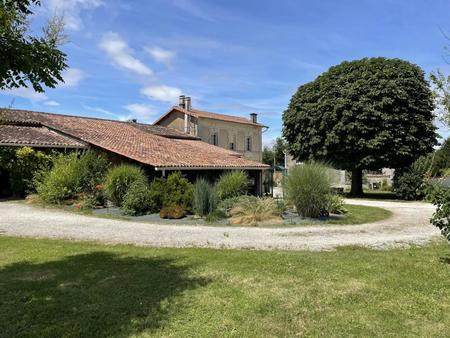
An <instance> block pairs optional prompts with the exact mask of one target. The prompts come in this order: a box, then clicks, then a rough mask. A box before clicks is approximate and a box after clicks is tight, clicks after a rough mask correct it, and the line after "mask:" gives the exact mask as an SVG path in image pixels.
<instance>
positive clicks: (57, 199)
mask: <svg viewBox="0 0 450 338" xmlns="http://www.w3.org/2000/svg"><path fill="white" fill-rule="evenodd" d="M78 169H79V165H78V158H77V154H76V153H70V154H68V155H60V156H58V157H57V158H56V159H55V161H54V164H53V168H52V169H51V170H50V171H48V172H47V173H45V174H43V175H40V177H39V178H40V179H39V180H36V190H37V192H38V194H39V196H40V197H41V199H42V200H43V201H44V202H45V203H50V204H60V203H61V202H62V201H64V200H67V199H70V198H75V197H76V195H77V193H79V192H80V187H79V181H80V176H79V170H78Z"/></svg>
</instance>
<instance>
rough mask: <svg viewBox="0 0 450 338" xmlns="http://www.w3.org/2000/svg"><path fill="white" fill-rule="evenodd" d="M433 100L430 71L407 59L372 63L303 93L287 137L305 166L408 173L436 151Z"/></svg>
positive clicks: (338, 69) (334, 70)
mask: <svg viewBox="0 0 450 338" xmlns="http://www.w3.org/2000/svg"><path fill="white" fill-rule="evenodd" d="M433 108H434V104H433V96H432V93H431V90H430V88H429V84H428V82H427V81H426V80H425V77H424V73H423V71H422V70H421V69H420V68H419V67H418V66H416V65H413V64H411V63H409V62H406V61H403V60H399V59H386V58H364V59H361V60H356V61H351V62H347V61H345V62H343V63H341V64H339V65H337V66H334V67H331V68H330V69H329V70H328V71H327V72H325V73H323V74H322V75H320V76H319V77H317V78H316V79H315V80H314V81H312V82H310V83H307V84H305V85H303V86H300V87H299V89H298V90H297V92H296V93H295V94H294V96H293V97H292V99H291V102H290V104H289V107H288V109H287V110H286V111H285V112H284V114H283V123H284V127H283V136H284V138H285V140H286V141H287V143H288V147H289V152H290V153H291V154H292V155H293V156H294V157H295V158H296V159H297V160H300V161H305V160H310V159H314V160H321V161H326V162H329V163H331V164H333V165H334V166H335V167H337V168H340V169H345V170H349V171H351V172H352V190H351V194H352V195H361V194H362V193H363V191H362V170H363V169H369V170H375V169H380V168H383V167H390V168H403V167H406V166H408V165H410V164H411V163H412V162H414V160H415V159H417V158H418V157H419V156H421V155H423V154H427V153H429V152H430V151H432V149H433V146H434V145H435V144H436V131H435V129H436V128H435V127H434V126H433V123H432V121H433Z"/></svg>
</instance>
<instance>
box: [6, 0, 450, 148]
mask: <svg viewBox="0 0 450 338" xmlns="http://www.w3.org/2000/svg"><path fill="white" fill-rule="evenodd" d="M42 3H43V8H41V9H39V10H38V11H37V12H36V16H35V20H34V22H33V24H32V26H33V27H34V28H35V29H38V27H40V25H41V24H42V22H45V20H46V18H47V17H48V16H49V15H51V14H52V13H55V12H63V13H64V17H65V21H66V29H67V33H68V34H69V36H70V42H69V43H67V44H66V45H64V46H63V50H64V51H65V52H66V53H67V55H68V59H69V65H70V67H71V68H70V69H69V70H68V71H67V72H66V73H65V74H64V77H65V79H66V83H65V84H64V85H62V86H60V87H58V88H56V89H48V90H47V91H46V92H45V94H36V93H34V92H33V91H32V90H26V89H20V90H14V91H3V92H0V106H3V107H4V106H10V105H11V104H12V106H13V107H15V108H23V109H32V110H40V111H48V112H59V113H66V114H74V115H84V116H96V117H101V118H112V119H128V118H137V119H138V120H140V121H142V122H152V121H154V120H155V119H156V118H157V117H158V116H159V115H161V114H163V113H164V112H166V111H167V110H168V108H169V107H170V106H171V105H173V104H174V103H176V98H177V96H178V95H179V94H180V93H182V94H186V95H190V96H192V97H193V106H194V107H195V108H198V109H204V110H210V111H216V112H222V113H228V114H235V115H242V116H248V114H249V113H251V112H257V113H259V119H260V121H262V122H263V123H265V124H267V125H268V126H270V129H269V130H268V131H267V132H266V133H265V135H264V142H265V143H268V142H270V140H272V139H274V138H275V137H276V136H278V135H280V133H281V127H282V125H281V114H282V112H283V111H284V110H285V109H286V107H287V105H288V103H289V99H290V97H291V96H292V94H293V93H294V92H295V90H296V88H297V87H298V86H299V85H301V84H304V83H306V82H308V81H311V80H313V79H314V78H315V77H316V76H317V75H319V74H320V73H322V72H323V71H325V70H327V69H328V68H329V67H330V66H332V65H335V64H338V63H340V62H342V61H343V60H353V59H359V58H362V57H366V56H369V57H370V56H385V57H398V58H402V59H406V60H409V61H411V62H413V63H416V64H418V65H420V66H421V67H422V68H423V69H424V70H425V71H426V72H427V73H429V72H430V71H432V70H435V69H437V68H440V69H442V70H444V71H445V72H446V73H448V72H449V71H450V66H449V65H448V64H446V63H445V61H444V59H443V55H444V53H445V51H444V46H445V44H446V40H445V37H444V35H443V33H442V31H444V32H448V33H449V35H450V16H449V13H450V1H448V0H428V1H426V0H409V1H405V0H396V1H395V0H358V1H356V0H355V1H353V0H352V1H350V0H341V1H335V0H321V1H303V0H292V1H291V0H278V1H264V0H258V1H256V0H255V1H254V0H245V1H242V0H220V1H219V0H217V1H212V0H210V1H206V0H148V1H143V0H142V1H137V0H133V1H119V0H43V1H42ZM441 133H442V134H448V132H447V131H446V130H443V129H442V130H441Z"/></svg>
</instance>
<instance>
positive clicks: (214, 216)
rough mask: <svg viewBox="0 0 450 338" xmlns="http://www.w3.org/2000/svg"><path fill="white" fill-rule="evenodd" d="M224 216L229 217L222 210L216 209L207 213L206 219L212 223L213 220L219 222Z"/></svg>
mask: <svg viewBox="0 0 450 338" xmlns="http://www.w3.org/2000/svg"><path fill="white" fill-rule="evenodd" d="M224 218H227V215H226V214H225V213H224V212H223V211H222V210H219V209H216V210H214V211H213V212H211V213H209V214H208V215H206V217H205V221H206V222H207V223H212V222H217V221H219V220H221V219H224Z"/></svg>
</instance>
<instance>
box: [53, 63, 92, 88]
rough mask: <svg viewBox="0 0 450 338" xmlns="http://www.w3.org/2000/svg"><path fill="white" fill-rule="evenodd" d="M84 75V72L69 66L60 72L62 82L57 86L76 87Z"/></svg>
mask: <svg viewBox="0 0 450 338" xmlns="http://www.w3.org/2000/svg"><path fill="white" fill-rule="evenodd" d="M85 77H86V74H85V73H84V72H83V71H82V70H80V69H77V68H69V69H68V70H66V71H64V72H63V73H62V78H63V79H64V82H61V83H60V84H59V88H61V87H62V88H70V87H76V86H78V84H79V83H80V81H81V80H83V79H84V78H85Z"/></svg>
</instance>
